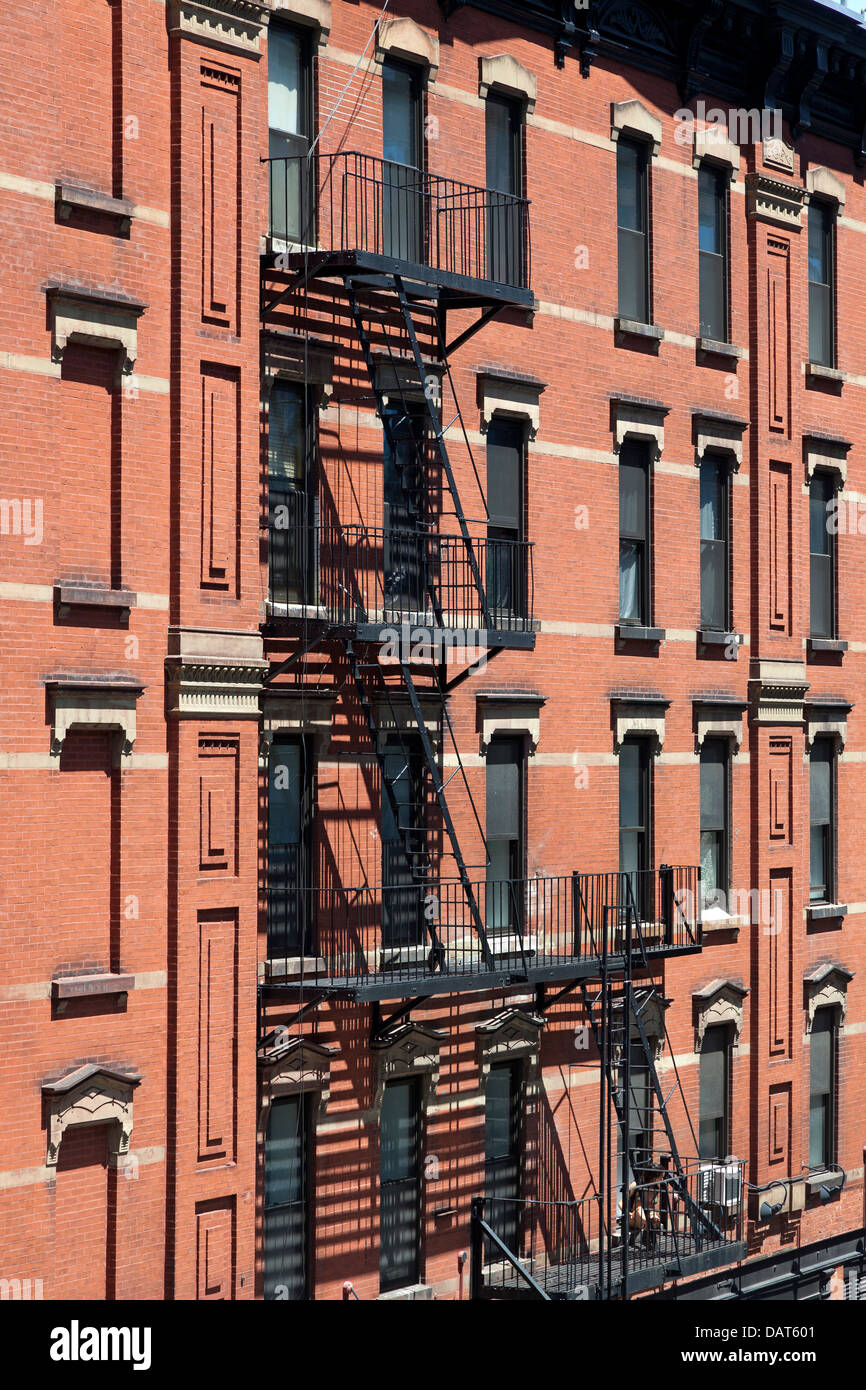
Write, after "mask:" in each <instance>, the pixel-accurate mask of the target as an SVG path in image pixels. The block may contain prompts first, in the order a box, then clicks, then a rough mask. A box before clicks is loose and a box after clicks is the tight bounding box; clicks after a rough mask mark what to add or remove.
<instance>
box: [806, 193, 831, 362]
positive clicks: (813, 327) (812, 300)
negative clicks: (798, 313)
mask: <svg viewBox="0 0 866 1390" xmlns="http://www.w3.org/2000/svg"><path fill="white" fill-rule="evenodd" d="M833 239H834V214H833V211H832V209H831V208H829V207H828V206H827V205H826V204H825V203H820V202H813V203H812V205H811V206H810V208H809V358H810V360H811V361H812V362H817V363H820V364H821V365H822V366H826V367H832V366H833V365H834V361H835V335H834V317H835V311H834V305H833Z"/></svg>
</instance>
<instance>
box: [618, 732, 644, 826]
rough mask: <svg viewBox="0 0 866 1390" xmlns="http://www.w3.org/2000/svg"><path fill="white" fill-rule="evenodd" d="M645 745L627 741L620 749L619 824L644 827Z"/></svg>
mask: <svg viewBox="0 0 866 1390" xmlns="http://www.w3.org/2000/svg"><path fill="white" fill-rule="evenodd" d="M643 763H644V759H643V745H642V744H640V743H629V742H626V743H624V744H623V745H622V747H621V748H620V750H619V825H620V829H621V830H632V829H643V824H644V805H643V785H642V783H643Z"/></svg>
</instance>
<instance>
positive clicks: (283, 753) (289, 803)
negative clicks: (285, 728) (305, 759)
mask: <svg viewBox="0 0 866 1390" xmlns="http://www.w3.org/2000/svg"><path fill="white" fill-rule="evenodd" d="M268 768H269V774H268V780H269V789H268V843H269V844H270V845H297V844H299V843H300V839H301V817H302V800H303V770H302V749H301V745H300V743H275V744H273V746H272V748H271V753H270V758H269V760H268Z"/></svg>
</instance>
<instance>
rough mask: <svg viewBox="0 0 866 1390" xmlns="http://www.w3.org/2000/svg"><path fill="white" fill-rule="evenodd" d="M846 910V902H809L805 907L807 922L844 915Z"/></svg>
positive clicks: (822, 920)
mask: <svg viewBox="0 0 866 1390" xmlns="http://www.w3.org/2000/svg"><path fill="white" fill-rule="evenodd" d="M847 911H848V904H847V903H811V904H810V906H809V907H807V908H806V921H807V922H824V921H827V919H828V918H831V917H839V918H841V917H844V916H845V914H846V912H847Z"/></svg>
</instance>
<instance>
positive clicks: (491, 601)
mask: <svg viewBox="0 0 866 1390" xmlns="http://www.w3.org/2000/svg"><path fill="white" fill-rule="evenodd" d="M499 431H503V432H504V433H505V434H506V435H507V436H510V437H511V440H510V443H508V442H507V443H505V444H496V443H494V442H493V440H494V436H495V435H496V434H497V432H499ZM512 444H513V445H514V446H515V452H516V454H517V506H516V524H510V523H506V522H504V521H503V519H502V518H501V517H500V518H499V520H498V521H497V517H496V514H494V513H491V511H490V505H489V504H490V494H491V488H490V477H491V456H490V450H491V445H493V447H494V448H507V447H511V445H512ZM526 446H527V429H526V422H525V421H524V420H512V419H509V418H508V417H506V416H502V415H494V416H493V418H492V419H491V421H490V423H489V425H488V427H487V433H486V435H485V467H486V470H487V472H486V479H485V482H486V491H485V501H486V503H487V535H486V541H487V547H486V549H487V556H486V561H487V563H486V566H485V573H484V580H485V597H486V600H487V605H488V608H489V610H490V612H491V617H494V618H499V619H501V620H502V621H506V622H507V620H508V619H513V618H525V617H526V611H527V605H528V589H529V583H528V574H527V550H526V545H525V542H526V516H527V504H526V481H527V471H528V470H527V466H526V460H527V447H526ZM497 543H498V544H499V545H500V546H502V545H504V546H505V550H504V553H503V552H501V551H500V552H499V554H500V555H501V557H502V559H504V561H505V567H506V571H507V575H508V581H509V582H508V585H507V587H508V588H509V590H510V595H511V604H510V606H508V605H505V606H503V605H502V604H501V603H498V602H497V601H496V600H497V597H498V596H499V590H500V585H499V582H498V576H499V574H500V568H501V565H500V564H498V563H497V550H496V546H497Z"/></svg>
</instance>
